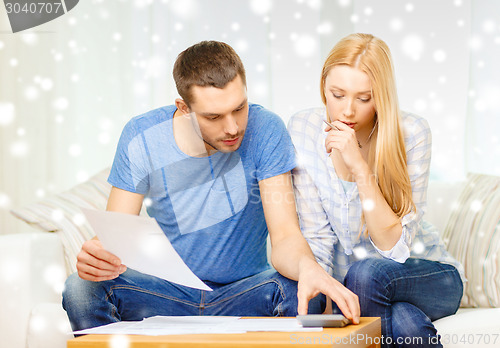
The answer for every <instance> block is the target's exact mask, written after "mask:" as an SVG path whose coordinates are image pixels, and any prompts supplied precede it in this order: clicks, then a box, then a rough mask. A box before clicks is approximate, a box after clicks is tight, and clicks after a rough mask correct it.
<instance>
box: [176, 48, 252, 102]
mask: <svg viewBox="0 0 500 348" xmlns="http://www.w3.org/2000/svg"><path fill="white" fill-rule="evenodd" d="M173 75H174V80H175V86H176V87H177V92H178V93H179V95H180V96H181V98H182V99H184V101H185V102H186V104H187V105H188V106H189V105H190V104H191V102H192V101H193V100H192V97H193V96H192V93H191V87H192V86H193V85H196V86H200V87H206V86H213V87H216V88H224V87H225V86H226V85H227V84H228V83H229V82H231V81H233V80H234V79H235V78H236V76H237V75H240V77H241V80H242V82H243V84H244V85H246V77H245V68H244V67H243V63H242V62H241V59H240V57H239V56H238V54H236V52H235V51H234V49H233V48H232V47H231V46H229V45H228V44H226V43H224V42H219V41H202V42H199V43H197V44H195V45H193V46H191V47H189V48H187V49H186V50H184V51H183V52H181V53H180V54H179V55H178V56H177V60H176V61H175V64H174V71H173Z"/></svg>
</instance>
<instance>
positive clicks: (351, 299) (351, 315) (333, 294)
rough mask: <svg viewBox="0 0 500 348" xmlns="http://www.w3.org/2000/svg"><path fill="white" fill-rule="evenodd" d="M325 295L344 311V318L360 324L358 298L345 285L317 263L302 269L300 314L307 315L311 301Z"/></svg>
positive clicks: (299, 294)
mask: <svg viewBox="0 0 500 348" xmlns="http://www.w3.org/2000/svg"><path fill="white" fill-rule="evenodd" d="M319 293H323V294H325V295H326V296H328V297H330V298H331V299H332V300H333V301H334V302H335V303H336V304H337V305H338V307H339V309H340V310H341V311H342V313H343V314H344V316H345V317H346V318H348V319H351V320H352V322H353V323H354V324H359V317H360V309H359V300H358V296H357V295H356V294H354V293H353V292H352V291H350V290H349V289H347V288H346V287H345V286H344V285H343V284H341V283H340V282H339V281H337V280H336V279H335V278H333V277H331V276H330V275H329V274H328V273H326V271H325V270H324V269H323V268H321V266H319V265H318V264H317V263H316V262H310V263H309V264H308V265H307V266H303V267H301V272H300V275H299V285H298V291H297V297H298V301H299V306H298V309H297V311H298V314H300V315H304V314H307V307H308V304H309V300H311V299H312V298H314V297H316V296H317V295H318V294H319Z"/></svg>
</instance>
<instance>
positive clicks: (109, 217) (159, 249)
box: [82, 209, 212, 291]
mask: <svg viewBox="0 0 500 348" xmlns="http://www.w3.org/2000/svg"><path fill="white" fill-rule="evenodd" d="M82 211H83V213H84V214H85V216H86V218H87V220H88V222H89V223H90V225H91V226H92V228H93V229H94V231H95V233H96V235H97V237H98V238H99V240H100V241H101V243H102V245H103V247H104V249H106V250H108V251H109V252H111V253H113V254H115V255H116V256H118V257H119V258H120V259H121V261H122V263H123V264H124V265H125V266H127V267H130V268H132V269H134V270H136V271H139V272H142V273H145V274H149V275H152V276H155V277H159V278H162V279H165V280H168V281H170V282H172V283H176V284H180V285H184V286H188V287H191V288H195V289H201V290H207V291H212V289H210V288H209V287H208V286H207V285H206V284H205V283H203V281H201V280H200V279H199V278H198V277H197V276H196V275H195V274H194V273H193V272H192V271H191V270H190V269H189V267H188V266H187V265H186V264H185V263H184V261H183V260H182V258H181V257H180V256H179V254H177V252H176V251H175V249H174V247H173V246H172V244H170V241H169V240H168V238H167V236H165V234H164V233H163V231H162V229H161V228H160V226H159V225H158V223H157V222H156V220H155V219H153V218H150V217H144V216H137V215H131V214H123V213H116V212H110V211H100V210H89V209H82Z"/></svg>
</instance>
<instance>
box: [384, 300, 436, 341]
mask: <svg viewBox="0 0 500 348" xmlns="http://www.w3.org/2000/svg"><path fill="white" fill-rule="evenodd" d="M392 334H393V339H394V340H395V342H396V343H399V344H397V345H396V346H404V347H413V346H420V347H428V346H429V347H430V346H432V345H430V343H431V342H432V340H433V338H435V337H436V334H437V331H436V328H435V327H434V325H433V324H432V322H431V320H430V319H429V318H428V317H427V316H426V315H425V313H424V312H423V311H421V310H420V309H419V308H417V307H416V306H414V305H412V304H410V303H407V302H396V303H393V304H392Z"/></svg>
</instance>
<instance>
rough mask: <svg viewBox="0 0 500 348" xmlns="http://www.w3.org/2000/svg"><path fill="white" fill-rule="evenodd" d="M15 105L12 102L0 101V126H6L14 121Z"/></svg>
mask: <svg viewBox="0 0 500 348" xmlns="http://www.w3.org/2000/svg"><path fill="white" fill-rule="evenodd" d="M14 118H15V107H14V104H12V103H2V102H0V126H7V125H9V124H11V123H12V122H13V121H14Z"/></svg>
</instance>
